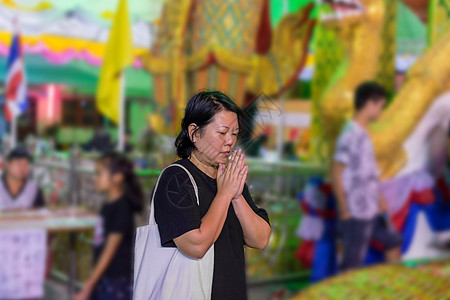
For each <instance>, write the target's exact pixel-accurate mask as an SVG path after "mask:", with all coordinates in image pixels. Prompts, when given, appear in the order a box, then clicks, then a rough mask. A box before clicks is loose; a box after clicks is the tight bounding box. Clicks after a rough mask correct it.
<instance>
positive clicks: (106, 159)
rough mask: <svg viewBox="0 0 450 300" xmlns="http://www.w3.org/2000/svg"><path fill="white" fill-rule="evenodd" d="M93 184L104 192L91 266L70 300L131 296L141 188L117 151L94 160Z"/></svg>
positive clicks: (141, 200)
mask: <svg viewBox="0 0 450 300" xmlns="http://www.w3.org/2000/svg"><path fill="white" fill-rule="evenodd" d="M95 187H96V190H97V191H98V192H101V193H103V194H105V195H106V199H107V200H106V202H105V203H104V204H103V206H102V208H101V210H100V216H101V221H102V222H101V226H100V227H99V228H97V230H96V236H95V237H94V241H95V244H96V246H95V251H94V254H95V255H94V257H95V266H94V269H93V271H92V273H91V276H90V277H89V279H88V280H87V281H86V282H85V284H84V286H83V289H82V290H81V291H80V292H79V293H78V294H76V295H75V296H74V298H73V299H74V300H87V299H92V300H116V299H124V300H129V299H132V278H133V268H132V264H133V259H132V255H133V251H134V246H133V245H134V231H135V224H134V214H135V213H139V212H141V211H142V209H143V192H142V188H141V186H140V183H139V179H138V177H137V176H136V174H135V172H134V167H133V164H132V162H130V161H129V160H128V159H126V158H125V157H124V156H122V155H120V154H118V153H114V152H112V153H108V154H103V155H102V156H101V157H100V159H99V160H98V161H97V164H96V172H95Z"/></svg>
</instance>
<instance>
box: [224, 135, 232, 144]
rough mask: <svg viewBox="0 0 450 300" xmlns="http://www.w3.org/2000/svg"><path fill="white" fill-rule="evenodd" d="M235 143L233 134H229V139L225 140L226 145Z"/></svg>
mask: <svg viewBox="0 0 450 300" xmlns="http://www.w3.org/2000/svg"><path fill="white" fill-rule="evenodd" d="M231 144H233V135H232V134H227V139H226V140H225V145H231Z"/></svg>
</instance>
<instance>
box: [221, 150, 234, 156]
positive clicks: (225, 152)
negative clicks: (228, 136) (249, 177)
mask: <svg viewBox="0 0 450 300" xmlns="http://www.w3.org/2000/svg"><path fill="white" fill-rule="evenodd" d="M220 154H222V155H223V156H230V154H231V151H223V152H220Z"/></svg>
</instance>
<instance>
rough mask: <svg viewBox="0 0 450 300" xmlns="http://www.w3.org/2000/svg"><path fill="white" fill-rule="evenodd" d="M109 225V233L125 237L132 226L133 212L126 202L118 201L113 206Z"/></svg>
mask: <svg viewBox="0 0 450 300" xmlns="http://www.w3.org/2000/svg"><path fill="white" fill-rule="evenodd" d="M112 216H113V218H112V222H111V223H110V228H109V229H110V233H121V234H123V235H126V234H127V233H128V231H129V230H130V227H132V226H133V211H132V209H131V206H130V205H129V204H128V202H126V201H118V202H117V203H116V205H115V206H114V211H113V213H112Z"/></svg>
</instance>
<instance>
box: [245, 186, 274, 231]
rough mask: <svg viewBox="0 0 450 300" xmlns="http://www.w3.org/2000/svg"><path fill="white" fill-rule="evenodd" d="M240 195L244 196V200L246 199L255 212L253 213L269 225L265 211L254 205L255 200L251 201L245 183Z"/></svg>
mask: <svg viewBox="0 0 450 300" xmlns="http://www.w3.org/2000/svg"><path fill="white" fill-rule="evenodd" d="M242 196H244V199H245V201H247V203H248V205H249V206H250V208H251V209H252V210H253V211H254V212H255V214H257V215H258V216H260V217H261V218H262V219H263V220H264V221H266V222H267V224H269V226H270V220H269V215H268V214H267V211H266V210H265V209H263V208H259V207H258V206H256V204H255V202H254V201H253V198H252V196H251V195H250V191H249V190H248V186H247V184H245V185H244V190H243V191H242Z"/></svg>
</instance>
